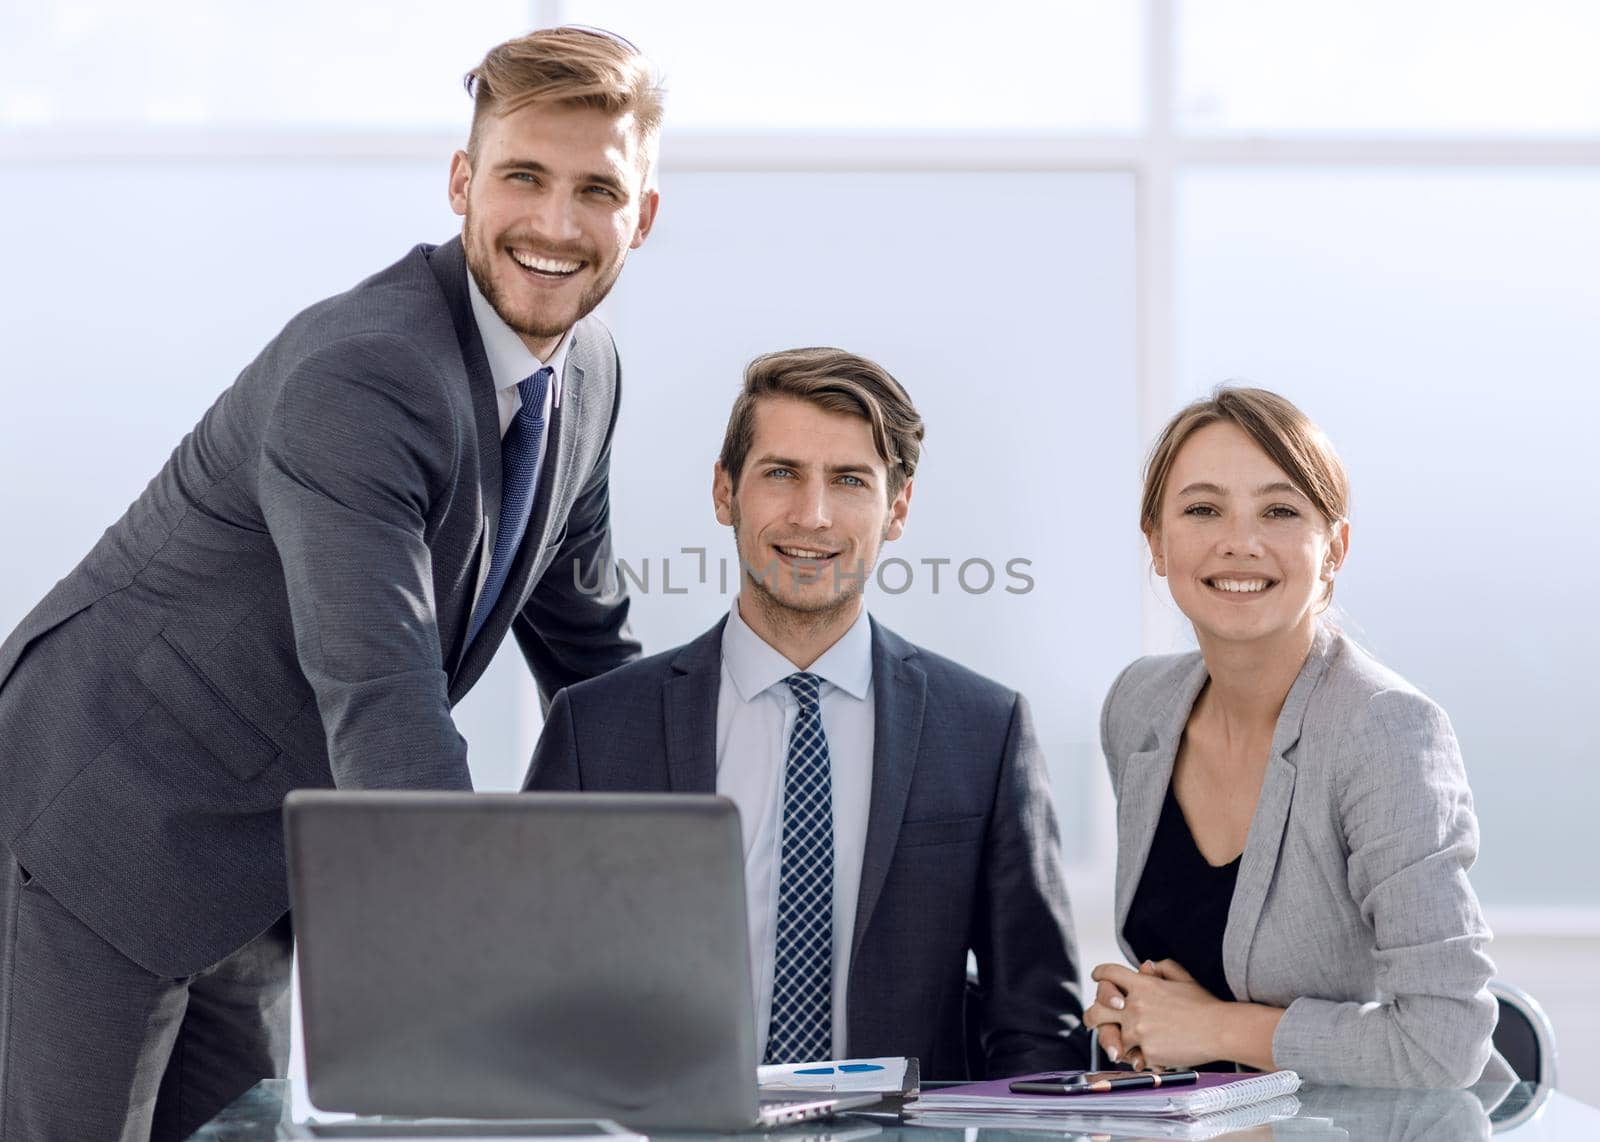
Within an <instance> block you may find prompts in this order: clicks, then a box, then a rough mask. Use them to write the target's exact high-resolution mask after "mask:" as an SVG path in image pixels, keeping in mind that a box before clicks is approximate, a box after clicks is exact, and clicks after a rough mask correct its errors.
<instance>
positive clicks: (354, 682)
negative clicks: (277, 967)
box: [0, 240, 638, 976]
mask: <svg viewBox="0 0 1600 1142" xmlns="http://www.w3.org/2000/svg"><path fill="white" fill-rule="evenodd" d="M466 281H467V279H466V265H465V260H464V258H463V255H462V250H461V245H460V242H459V240H456V241H451V242H447V243H445V244H444V245H442V246H439V247H437V248H435V247H430V246H418V247H417V248H415V249H414V250H412V251H411V252H410V253H409V254H407V255H406V256H405V257H404V258H402V259H401V260H400V261H399V262H397V263H396V264H395V265H393V266H391V267H390V268H388V269H386V270H383V271H382V272H380V273H378V274H376V275H374V276H373V277H371V278H369V279H367V280H366V281H364V282H362V283H361V284H359V285H358V286H356V287H355V288H354V289H352V290H350V291H349V292H347V293H344V294H341V295H339V296H337V297H333V298H330V299H328V300H326V301H323V302H320V303H318V304H317V305H314V306H312V307H311V308H310V309H308V310H306V311H305V312H303V313H301V314H300V315H299V316H297V317H295V318H294V319H293V320H292V321H290V322H289V324H288V326H287V327H286V328H285V329H284V330H283V332H282V333H281V334H279V335H278V336H277V337H276V338H275V339H274V340H273V341H272V342H271V343H270V344H268V345H267V347H266V348H265V349H264V350H263V351H262V352H261V354H260V356H259V357H257V358H256V360H255V361H253V362H252V363H251V364H250V365H249V366H248V367H247V368H246V369H245V370H244V372H243V373H241V374H240V376H239V378H238V379H237V380H236V381H235V382H234V384H233V385H232V386H231V387H230V388H229V389H227V390H226V391H225V392H224V393H223V394H222V395H221V396H220V397H219V398H218V399H217V401H216V403H215V404H214V405H213V406H212V407H211V409H210V410H209V411H208V412H207V413H206V414H205V416H204V417H203V418H202V419H201V421H200V423H199V424H198V425H196V427H195V429H194V431H192V432H191V433H190V434H189V435H188V436H186V437H185V438H184V440H183V441H182V443H180V444H179V445H178V448H177V450H176V451H175V452H174V453H173V454H172V457H171V459H170V460H169V461H168V462H167V464H166V466H165V467H164V468H163V469H162V470H161V471H160V472H159V473H158V474H157V475H156V477H155V479H154V480H153V481H151V483H150V485H149V486H148V487H147V488H146V489H145V490H144V492H143V494H142V495H140V496H139V498H138V499H137V500H135V501H134V503H133V505H132V506H131V507H130V508H129V509H128V511H127V513H126V514H125V515H124V516H123V517H122V518H121V519H120V520H118V521H117V522H116V523H114V524H113V525H112V526H111V528H110V529H109V530H108V531H107V532H106V533H105V535H104V536H103V537H102V538H101V539H100V541H99V543H98V544H97V545H96V546H95V547H94V549H93V550H91V551H90V552H89V554H88V555H87V556H86V557H85V558H84V560H83V561H82V562H81V563H80V564H79V565H78V566H77V567H76V568H74V569H73V570H72V572H71V573H69V574H68V575H67V577H66V578H65V579H63V580H62V581H61V582H60V583H58V584H57V585H56V587H55V588H54V589H53V590H52V591H51V592H50V593H49V594H48V595H47V596H46V597H45V599H44V601H43V602H41V603H40V604H39V605H38V606H37V607H36V608H35V609H34V610H33V612H32V613H31V614H29V615H28V616H27V617H26V618H25V619H24V620H23V622H22V624H21V626H19V627H18V628H17V630H16V631H15V632H14V633H13V634H12V635H11V637H10V638H9V639H7V640H6V642H5V644H4V645H3V647H0V839H3V841H4V843H5V844H6V845H8V846H9V847H10V848H11V849H12V851H13V852H14V853H15V855H16V857H17V859H18V861H19V862H20V863H21V864H22V865H23V866H24V867H26V868H27V869H28V870H29V872H31V873H32V874H33V876H34V877H35V878H37V879H38V881H39V882H40V883H41V884H42V885H43V886H44V887H45V888H47V889H48V890H49V891H50V892H51V893H52V894H53V895H54V896H55V897H56V898H57V899H58V900H59V901H60V902H61V903H62V904H64V905H66V907H68V908H69V909H70V910H71V911H72V912H73V913H75V914H76V915H77V916H78V917H79V918H80V919H82V920H83V921H84V922H85V923H87V924H88V925H89V926H90V927H92V928H93V929H94V930H95V931H97V932H98V933H100V934H101V935H102V936H104V937H105V938H106V939H107V940H108V941H110V942H111V943H112V944H113V945H114V946H116V947H117V948H118V949H119V950H121V951H122V952H123V953H124V954H126V955H127V956H129V957H130V958H131V959H133V960H134V961H136V962H138V963H139V964H142V965H143V966H144V967H146V968H148V969H150V970H151V971H154V972H157V973H158V974H161V975H170V976H182V975H187V974H189V973H192V972H194V971H196V970H197V969H199V968H201V967H204V966H205V965H207V964H210V963H213V962H214V961H216V960H218V959H219V958H221V957H222V956H223V955H225V954H227V953H228V952H230V951H231V950H233V949H234V948H237V947H239V946H241V945H242V944H244V943H245V942H246V941H248V940H249V939H251V938H252V937H253V936H255V935H256V934H257V933H259V932H260V931H262V930H263V929H265V928H266V927H267V926H268V925H270V924H271V923H272V922H273V921H275V920H276V919H277V918H278V917H279V916H281V915H282V914H283V912H284V910H285V908H286V907H287V897H286V889H285V883H284V870H283V851H282V825H281V823H280V818H279V813H280V809H281V806H282V802H283V797H284V794H285V793H286V792H288V791H289V790H290V789H294V788H298V787H302V786H326V785H339V786H347V787H392V788H461V789H464V788H468V787H469V784H470V782H469V778H468V771H467V765H466V745H465V742H464V741H463V740H462V738H461V737H460V735H459V734H458V733H457V732H456V729H455V725H454V723H453V722H452V720H451V716H450V710H451V707H452V705H454V703H455V702H456V701H458V700H459V699H460V698H461V696H462V695H463V694H465V693H466V691H467V690H468V688H470V687H471V685H472V684H473V682H475V681H476V680H477V678H478V676H479V675H480V674H481V673H482V672H483V669H484V667H485V666H486V665H487V664H488V662H489V660H490V659H491V658H492V657H493V655H494V652H495V649H496V648H497V647H498V645H499V644H500V642H501V640H502V639H503V638H504V636H505V633H506V631H507V629H508V628H511V627H514V628H515V631H516V634H517V638H518V641H519V642H520V643H521V646H522V649H523V652H524V653H525V655H526V656H527V659H528V662H529V664H530V666H531V667H532V669H533V671H534V674H535V675H536V676H537V678H538V681H539V683H540V686H541V687H542V688H543V689H544V690H545V692H546V693H551V692H554V691H555V690H556V689H558V688H559V687H561V686H564V685H566V684H567V683H570V682H575V681H577V680H579V679H581V678H586V677H589V676H591V675H594V674H598V673H600V672H602V671H604V670H607V669H609V668H611V667H613V666H617V665H619V664H621V663H623V662H625V661H628V660H629V659H631V658H633V657H635V656H636V655H637V653H638V644H637V643H635V642H634V641H632V639H631V638H630V637H629V636H628V633H627V624H626V616H627V600H626V598H625V596H623V595H621V594H620V592H617V593H599V594H585V593H584V592H583V591H581V590H579V589H577V588H576V587H575V585H574V581H575V580H574V570H573V567H572V565H573V563H574V561H576V563H577V564H578V568H577V574H578V575H579V577H580V579H581V581H582V582H583V583H585V584H592V583H594V582H596V581H597V580H598V579H599V578H600V576H599V575H598V573H597V572H598V569H600V568H602V567H607V566H609V564H610V562H611V554H610V539H609V522H608V520H609V506H608V505H609V500H608V490H607V475H608V469H609V456H610V442H611V433H612V428H613V425H614V423H615V419H616V412H617V402H618V364H617V358H616V351H615V348H614V347H613V345H612V343H611V339H610V336H609V334H608V333H607V332H606V331H605V329H604V327H603V326H601V325H599V324H598V323H596V322H593V321H584V322H581V323H580V324H579V326H578V328H577V330H576V331H575V333H574V337H573V342H572V347H571V351H570V355H569V358H568V364H567V369H566V374H565V394H564V398H563V400H562V402H561V407H560V409H559V410H558V412H557V413H556V414H555V416H554V419H553V421H552V423H551V427H550V430H549V440H548V444H547V446H546V452H545V456H546V460H545V463H544V466H543V470H542V474H541V479H540V483H539V487H538V489H537V491H536V494H535V502H534V507H533V514H532V518H531V521H530V523H529V525H528V530H527V533H526V538H525V539H524V540H523V542H522V545H521V548H520V551H519V553H518V555H517V557H516V560H515V562H514V564H513V566H512V569H511V572H510V577H509V579H508V581H507V583H506V585H505V588H504V590H503V592H502V594H501V595H500V598H499V602H498V605H497V606H496V607H495V609H494V610H493V612H492V613H491V614H490V615H489V618H488V620H487V622H486V624H485V626H484V628H483V630H482V631H481V632H480V634H479V636H478V638H477V639H476V640H475V641H474V642H473V643H472V645H471V646H470V647H468V646H467V645H466V634H467V624H468V621H469V618H470V610H471V606H472V601H473V598H472V597H473V593H474V590H475V587H476V584H477V576H478V570H479V551H480V548H481V547H482V545H483V542H484V532H485V528H486V526H487V527H488V528H489V529H491V530H492V529H493V527H494V526H495V525H496V523H497V521H498V519H499V510H500V431H499V420H498V413H497V407H496V398H495V393H494V382H493V379H492V377H491V376H490V373H489V366H488V362H487V359H486V358H485V356H484V351H483V345H482V342H481V340H480V338H479V335H478V331H477V327H476V324H475V323H474V321H473V318H472V312H471V305H470V302H469V300H468V292H467V284H466ZM486 521H487V524H486ZM490 543H491V545H492V537H491V539H490Z"/></svg>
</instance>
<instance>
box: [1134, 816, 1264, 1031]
mask: <svg viewBox="0 0 1600 1142" xmlns="http://www.w3.org/2000/svg"><path fill="white" fill-rule="evenodd" d="M1241 855H1242V854H1241ZM1240 859H1241V857H1234V858H1233V859H1232V860H1231V861H1229V862H1228V863H1227V864H1225V865H1223V866H1221V867H1220V868H1219V867H1217V866H1216V865H1212V864H1209V863H1207V861H1206V858H1205V857H1204V856H1203V855H1201V852H1200V850H1199V848H1197V847H1196V846H1195V843H1194V835H1193V834H1192V833H1190V832H1189V822H1188V821H1186V820H1184V817H1183V809H1182V807H1181V806H1180V805H1179V804H1178V799H1177V797H1175V796H1173V793H1172V786H1171V785H1170V784H1169V785H1168V786H1167V798H1166V800H1165V801H1163V802H1162V804H1161V821H1160V823H1159V824H1157V825H1156V835H1155V837H1154V838H1153V839H1152V840H1151V842H1150V855H1149V857H1148V858H1147V859H1146V860H1145V862H1144V875H1143V876H1142V877H1140V879H1139V888H1138V890H1137V891H1136V892H1134V894H1133V903H1132V904H1130V905H1129V906H1128V919H1127V922H1126V923H1124V924H1123V926H1122V934H1123V935H1124V936H1126V937H1127V939H1128V944H1129V946H1130V947H1132V948H1133V952H1134V955H1136V956H1138V957H1139V959H1140V961H1141V962H1142V961H1144V960H1177V961H1178V962H1179V963H1180V964H1182V965H1183V966H1184V967H1185V968H1186V969H1188V972H1189V974H1190V975H1192V976H1194V978H1195V979H1196V980H1198V981H1199V983H1200V985H1201V986H1202V987H1204V988H1205V989H1206V990H1207V991H1209V992H1210V993H1211V994H1212V995H1214V996H1216V997H1217V998H1218V999H1225V1000H1232V999H1233V989H1232V988H1230V987H1229V986H1228V978H1227V974H1226V973H1225V972H1224V971H1223V969H1222V933H1223V930H1224V929H1225V928H1226V927H1227V926H1228V907H1229V906H1230V905H1231V904H1232V903H1233V887H1234V883H1235V882H1236V881H1237V880H1238V879H1239V861H1240Z"/></svg>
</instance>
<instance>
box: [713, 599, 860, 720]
mask: <svg viewBox="0 0 1600 1142" xmlns="http://www.w3.org/2000/svg"><path fill="white" fill-rule="evenodd" d="M722 665H723V666H724V668H726V669H727V671H728V677H729V678H731V679H732V680H733V686H734V689H735V690H737V691H738V692H739V697H740V698H741V699H743V700H744V701H746V702H750V701H753V700H754V699H755V698H756V697H757V696H758V695H760V694H761V693H763V692H765V691H766V690H769V689H771V688H772V687H773V686H776V685H777V684H778V683H780V682H782V681H783V680H784V679H785V678H787V677H789V675H791V674H793V673H795V671H796V670H798V669H799V668H798V667H797V666H795V664H794V663H792V662H790V661H789V660H788V659H787V658H785V657H784V656H783V655H782V654H780V653H778V651H777V650H776V649H774V648H773V646H772V645H771V644H770V643H768V642H767V641H766V640H765V639H763V638H762V637H761V636H760V635H758V634H757V633H756V632H755V631H753V630H751V629H750V626H749V624H747V623H746V622H745V621H744V619H742V618H741V617H740V616H739V600H738V599H737V598H735V599H734V600H733V609H732V611H731V612H730V613H729V615H728V622H727V625H726V626H724V627H723V628H722ZM806 673H808V674H815V675H816V676H817V677H818V678H821V679H822V680H823V681H824V682H829V683H832V684H833V685H834V686H837V687H838V688H839V689H840V690H843V691H844V692H845V693H846V694H849V695H850V696H851V697H852V698H855V699H857V700H861V699H864V698H866V696H867V692H868V691H869V690H870V689H871V688H872V622H871V620H870V619H869V618H868V616H867V608H866V607H862V608H861V613H860V614H859V615H857V616H856V621H855V622H853V623H851V624H850V629H849V630H847V631H845V632H844V634H843V635H841V636H840V637H839V641H838V642H836V643H834V644H833V645H832V646H830V647H829V648H828V649H827V650H826V651H824V652H823V654H822V657H821V658H819V659H817V660H816V661H815V662H813V663H812V664H811V666H810V668H809V669H808V670H807V671H806Z"/></svg>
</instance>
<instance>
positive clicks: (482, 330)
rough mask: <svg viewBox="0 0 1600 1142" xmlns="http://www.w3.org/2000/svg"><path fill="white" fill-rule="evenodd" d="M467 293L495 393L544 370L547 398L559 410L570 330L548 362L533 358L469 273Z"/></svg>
mask: <svg viewBox="0 0 1600 1142" xmlns="http://www.w3.org/2000/svg"><path fill="white" fill-rule="evenodd" d="M467 293H468V294H469V295H470V296H471V298H472V317H473V320H475V321H476V322H477V323H478V335H479V336H480V337H482V338H483V352H484V355H485V356H487V357H488V358H489V375H490V376H492V377H493V378H494V387H495V391H496V392H499V391H501V390H503V389H514V388H516V387H517V386H518V385H519V384H521V383H522V382H523V381H524V380H526V379H527V378H528V377H530V376H532V375H533V374H534V373H536V372H538V371H539V370H540V369H542V368H545V367H546V366H548V367H549V368H550V371H551V372H552V374H553V376H552V377H551V379H550V386H551V396H552V400H553V401H554V405H555V407H556V408H560V407H561V374H562V373H563V372H564V371H565V370H566V367H567V350H568V349H570V348H571V347H572V330H570V329H568V330H567V331H566V332H565V333H563V334H562V335H561V340H560V341H558V342H557V343H556V347H555V351H554V352H553V353H551V354H550V359H549V360H548V361H541V360H539V358H538V357H535V356H534V355H533V353H532V352H531V351H530V350H529V349H528V346H527V345H525V344H524V343H523V340H522V338H521V337H518V336H517V331H516V330H515V329H513V328H511V326H509V325H507V324H506V322H505V318H503V317H501V316H500V315H499V314H498V313H496V312H495V308H494V306H492V305H490V304H489V299H488V298H486V297H484V296H483V291H482V290H480V289H479V288H478V280H477V279H476V278H474V277H473V276H472V274H471V272H470V271H469V272H468V274H467Z"/></svg>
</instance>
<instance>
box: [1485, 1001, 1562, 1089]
mask: <svg viewBox="0 0 1600 1142" xmlns="http://www.w3.org/2000/svg"><path fill="white" fill-rule="evenodd" d="M1489 994H1490V995H1492V996H1494V998H1495V1002H1496V1003H1498V1004H1499V1005H1500V1021H1499V1022H1498V1023H1496V1024H1495V1028H1494V1049H1495V1050H1497V1051H1499V1052H1500V1054H1501V1057H1503V1058H1504V1059H1505V1061H1506V1062H1507V1063H1509V1064H1510V1065H1511V1069H1512V1070H1514V1071H1516V1072H1517V1077H1518V1078H1519V1079H1522V1080H1523V1081H1524V1082H1536V1083H1538V1084H1539V1085H1540V1086H1554V1085H1555V1082H1556V1037H1555V1031H1554V1029H1553V1028H1552V1027H1551V1025H1550V1017H1549V1016H1548V1015H1546V1014H1545V1013H1544V1008H1542V1007H1540V1006H1539V1003H1538V1001H1537V1000H1536V999H1534V998H1533V996H1531V995H1529V994H1528V993H1527V992H1525V991H1523V990H1522V989H1521V988H1520V987H1516V986H1514V985H1512V984H1509V983H1507V982H1506V981H1505V980H1503V979H1492V980H1490V981H1489Z"/></svg>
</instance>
